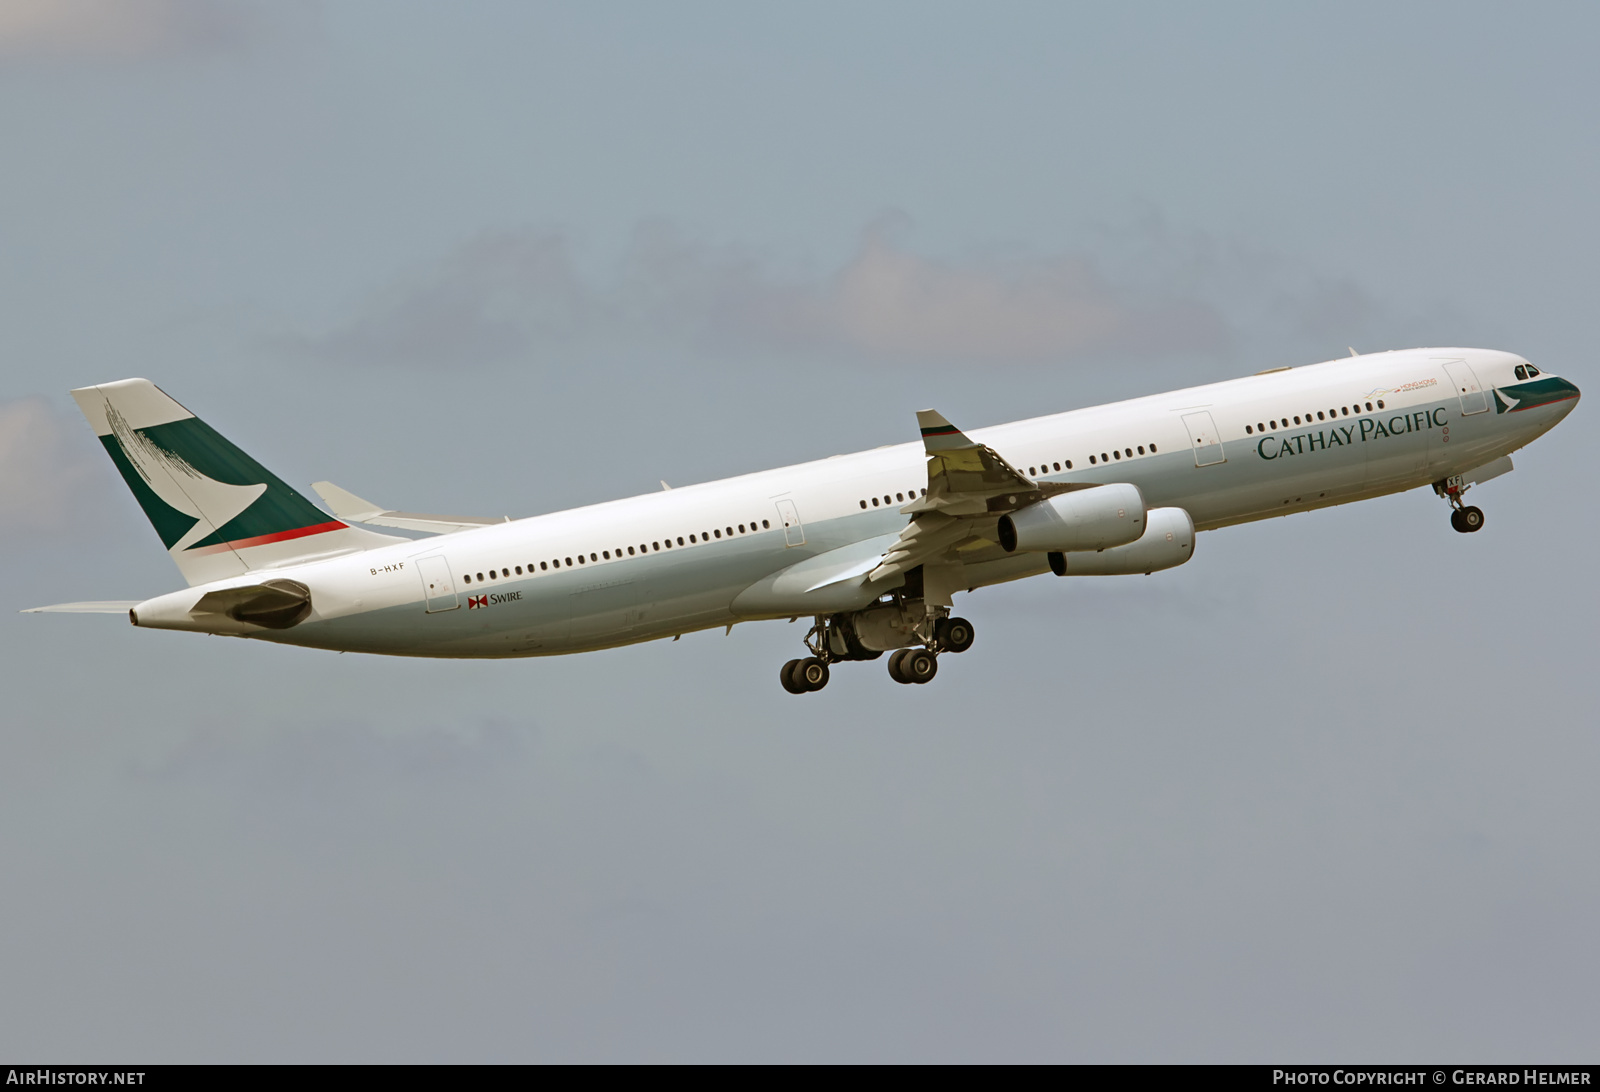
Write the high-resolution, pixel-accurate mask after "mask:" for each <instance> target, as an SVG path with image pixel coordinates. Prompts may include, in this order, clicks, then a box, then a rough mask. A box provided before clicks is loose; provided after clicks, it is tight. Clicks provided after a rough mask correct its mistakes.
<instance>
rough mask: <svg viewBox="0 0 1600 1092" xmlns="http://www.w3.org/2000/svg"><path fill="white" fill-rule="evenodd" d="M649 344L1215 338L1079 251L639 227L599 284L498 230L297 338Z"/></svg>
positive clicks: (896, 348) (357, 351)
mask: <svg viewBox="0 0 1600 1092" xmlns="http://www.w3.org/2000/svg"><path fill="white" fill-rule="evenodd" d="M618 339H650V340H654V341H661V340H663V339H666V340H673V341H679V342H681V343H683V344H685V345H688V346H691V347H693V348H696V349H699V350H712V351H715V350H729V351H750V350H758V351H759V350H768V351H779V352H800V353H828V354H832V355H846V356H854V357H860V358H866V359H876V360H883V361H907V362H911V361H919V360H963V361H974V362H988V363H1028V362H1045V361H1052V362H1053V361H1065V360H1072V359H1077V358H1083V357H1088V356H1094V357H1097V358H1105V357H1127V356H1136V355H1141V354H1151V353H1159V352H1164V351H1169V350H1188V351H1209V350H1215V349H1217V348H1219V347H1221V346H1223V345H1225V344H1226V343H1227V341H1228V330H1227V327H1226V324H1225V323H1224V321H1223V320H1222V318H1221V317H1220V315H1219V314H1218V312H1216V311H1215V310H1214V309H1213V308H1211V307H1210V306H1209V305H1207V304H1206V303H1204V302H1202V301H1200V300H1198V299H1193V298H1184V297H1179V296H1174V295H1172V294H1170V293H1162V292H1159V291H1150V290H1147V289H1143V288H1139V287H1135V286H1131V285H1121V284H1113V283H1111V282H1109V281H1108V280H1107V279H1106V278H1105V277H1103V276H1102V275H1101V274H1100V273H1099V272H1098V271H1097V269H1096V266H1095V263H1094V262H1093V261H1092V260H1091V259H1089V258H1087V257H1084V256H1077V255H1064V254H1063V255H1047V256H1043V257H1037V258H1033V257H1027V258H1008V259H979V258H973V259H949V258H947V259H936V258H930V257H926V256H923V255H919V254H916V253H914V252H912V251H911V250H909V249H907V248H905V247H903V246H901V245H899V244H898V243H897V242H896V241H895V240H894V239H892V238H891V237H890V234H889V233H888V232H886V231H883V230H879V229H874V230H871V231H868V232H867V233H866V234H865V235H864V236H863V239H862V242H861V244H860V246H859V248H858V249H857V251H856V252H855V253H854V254H853V255H852V256H851V257H850V258H849V259H848V260H847V261H845V262H844V263H843V264H842V265H841V266H839V267H838V268H836V269H835V270H833V271H832V272H830V273H828V274H825V275H821V276H818V275H815V274H812V275H805V274H797V273H794V272H790V271H787V270H785V269H783V268H781V267H780V266H779V264H778V263H776V262H774V261H773V260H771V259H770V258H767V257H766V256H764V255H761V254H759V253H757V252H755V251H753V250H751V249H749V248H743V247H738V246H727V245H723V246H717V245H709V244H702V243H698V242H695V241H692V240H689V239H685V238H684V237H682V236H681V235H680V234H678V233H677V232H675V231H673V230H672V229H671V228H669V227H666V226H663V225H659V224H655V225H647V226H645V227H642V228H641V229H640V230H639V231H638V232H637V233H636V234H635V237H634V239H633V241H632V243H631V244H630V246H629V247H628V250H627V252H626V253H625V254H624V256H623V259H622V261H621V262H620V263H619V265H618V266H617V267H616V272H615V273H614V274H613V275H611V276H610V277H598V278H597V277H592V276H585V275H584V274H583V273H582V272H581V271H580V270H579V268H578V265H577V264H576V262H575V261H574V259H573V256H572V254H571V250H570V247H569V246H568V244H567V243H566V241H565V240H564V239H563V238H562V237H561V236H560V235H557V234H548V233H547V234H539V233H534V232H498V233H493V234H486V235H484V236H481V237H479V238H478V239H475V240H473V241H472V242H470V243H468V244H467V245H465V246H463V247H462V248H461V249H460V250H458V251H457V252H456V253H454V254H452V255H450V256H449V257H448V258H446V259H445V260H444V261H443V262H441V263H440V265H439V267H438V269H437V270H436V271H435V272H434V273H433V274H432V275H431V276H428V277H425V278H423V279H421V280H419V281H417V282H414V283H412V284H409V285H406V286H404V287H401V288H398V289H395V290H393V291H391V292H390V293H388V294H387V295H386V296H385V297H383V298H382V299H380V300H377V301H374V303H373V304H372V305H371V306H369V308H368V309H367V313H366V314H365V315H364V316H363V317H362V318H360V319H358V320H357V321H355V322H353V323H351V324H350V325H348V326H347V327H345V328H344V329H342V330H338V331H335V332H333V333H331V334H328V335H326V336H324V337H321V338H315V339H299V341H298V342H297V344H298V345H299V346H300V347H301V348H304V349H309V350H311V351H313V352H314V353H316V354H317V355H322V356H331V357H336V358H340V359H345V360H352V361H359V362H364V363H390V364H415V365H438V364H452V365H463V364H467V365H470V364H483V363H488V362H492V361H496V360H500V359H506V358H510V357H512V356H515V355H517V354H519V353H522V352H525V351H527V350H528V349H530V348H533V347H537V346H541V345H549V344H553V343H554V344H571V343H575V342H580V341H582V342H593V341H614V340H618Z"/></svg>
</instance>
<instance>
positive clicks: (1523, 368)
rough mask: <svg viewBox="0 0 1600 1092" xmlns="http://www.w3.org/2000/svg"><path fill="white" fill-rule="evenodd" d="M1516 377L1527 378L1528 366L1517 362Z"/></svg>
mask: <svg viewBox="0 0 1600 1092" xmlns="http://www.w3.org/2000/svg"><path fill="white" fill-rule="evenodd" d="M1517 378H1518V379H1526V378H1528V366H1527V365H1526V364H1518V365H1517Z"/></svg>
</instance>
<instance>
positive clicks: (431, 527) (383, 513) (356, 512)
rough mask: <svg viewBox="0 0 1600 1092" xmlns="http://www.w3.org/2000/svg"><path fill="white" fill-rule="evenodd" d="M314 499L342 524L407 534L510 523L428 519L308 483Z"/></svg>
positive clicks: (504, 519) (481, 518)
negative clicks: (393, 529) (400, 528)
mask: <svg viewBox="0 0 1600 1092" xmlns="http://www.w3.org/2000/svg"><path fill="white" fill-rule="evenodd" d="M311 488H312V489H315V490H316V491H317V496H319V497H321V498H322V499H323V500H324V501H326V502H327V503H328V507H329V508H331V509H332V510H333V514H334V515H336V516H338V517H339V518H340V519H342V520H344V521H345V522H346V523H366V524H371V525H373V526H375V527H403V528H405V529H406V530H408V531H424V532H426V533H428V534H430V535H448V534H453V533H454V532H456V531H471V530H475V529H476V528H479V527H487V526H489V525H490V524H495V523H510V522H511V517H510V516H502V517H500V518H499V519H494V518H492V517H484V516H430V515H426V514H424V513H421V512H396V511H394V510H393V509H391V508H380V507H378V506H377V505H376V504H373V503H372V502H371V501H369V500H362V499H361V498H360V497H358V496H356V495H355V494H354V493H352V492H350V491H349V490H347V489H340V488H339V487H338V486H337V485H334V484H333V483H332V482H312V483H311Z"/></svg>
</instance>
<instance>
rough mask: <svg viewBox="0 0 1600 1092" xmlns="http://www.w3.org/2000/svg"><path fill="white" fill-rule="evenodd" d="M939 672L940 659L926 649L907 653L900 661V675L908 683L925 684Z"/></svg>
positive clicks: (914, 649)
mask: <svg viewBox="0 0 1600 1092" xmlns="http://www.w3.org/2000/svg"><path fill="white" fill-rule="evenodd" d="M938 672H939V657H937V656H935V655H934V654H933V653H931V652H929V651H928V650H927V649H925V648H913V649H908V650H907V651H906V654H905V656H904V657H903V658H902V659H901V660H900V674H901V675H903V676H905V680H906V682H914V683H925V682H927V681H928V680H929V679H931V678H933V677H934V675H936V674H938Z"/></svg>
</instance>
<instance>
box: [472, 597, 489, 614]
mask: <svg viewBox="0 0 1600 1092" xmlns="http://www.w3.org/2000/svg"><path fill="white" fill-rule="evenodd" d="M488 605H489V597H488V596H487V595H469V596H467V609H468V610H477V609H478V608H479V607H487V606H488Z"/></svg>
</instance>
